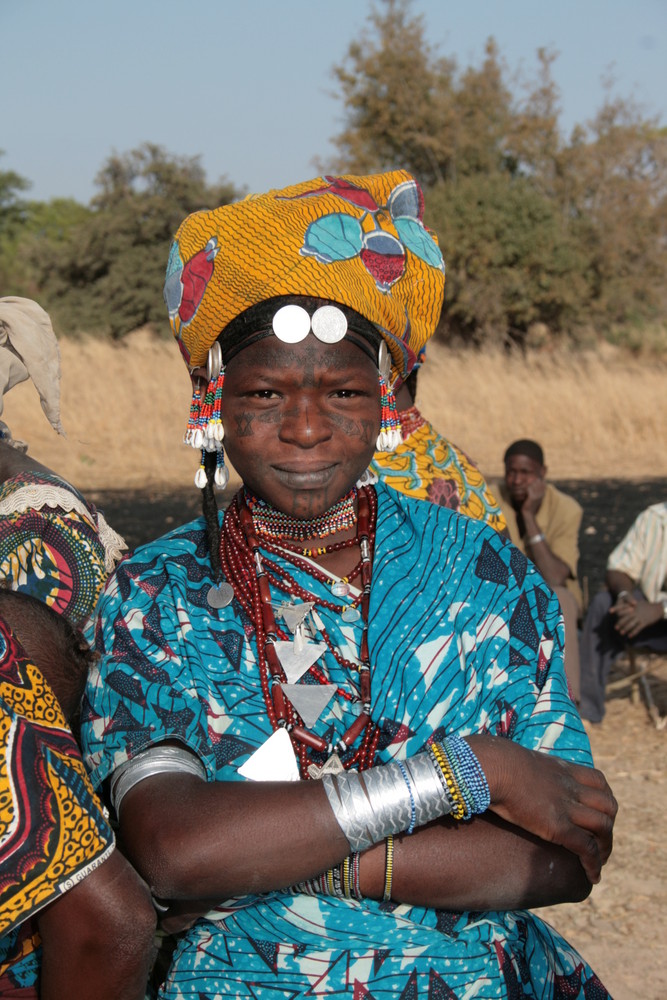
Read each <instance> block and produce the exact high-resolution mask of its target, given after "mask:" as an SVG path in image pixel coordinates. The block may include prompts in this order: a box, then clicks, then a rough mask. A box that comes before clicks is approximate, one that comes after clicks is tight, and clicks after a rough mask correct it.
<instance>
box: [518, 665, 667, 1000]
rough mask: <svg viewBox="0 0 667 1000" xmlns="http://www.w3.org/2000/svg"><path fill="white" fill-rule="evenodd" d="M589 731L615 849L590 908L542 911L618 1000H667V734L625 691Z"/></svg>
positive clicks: (660, 693) (661, 702)
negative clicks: (613, 810) (611, 811)
mask: <svg viewBox="0 0 667 1000" xmlns="http://www.w3.org/2000/svg"><path fill="white" fill-rule="evenodd" d="M659 662H660V663H661V666H660V667H659V669H656V671H655V674H654V675H652V684H651V689H652V691H653V694H654V698H655V702H656V706H657V707H659V708H660V709H661V710H662V713H663V714H664V713H665V712H667V660H666V659H662V660H661V661H659ZM614 676H615V677H618V678H620V676H621V674H620V672H619V671H618V670H617V671H616V672H615V675H614ZM588 732H589V735H590V740H591V745H592V748H593V756H594V760H595V764H596V766H597V767H599V768H600V769H601V770H602V771H604V772H605V774H606V775H607V780H608V781H609V783H610V785H611V787H612V789H613V791H614V794H615V795H616V798H617V800H618V804H619V809H618V817H617V820H616V827H615V832H614V851H613V853H612V856H611V858H610V860H609V862H608V864H607V865H606V867H605V868H604V869H603V875H602V881H601V882H600V883H599V884H598V885H597V886H595V887H594V889H593V892H592V893H591V895H590V896H589V898H588V899H587V900H585V902H583V903H577V904H565V905H561V906H552V907H547V908H545V909H544V910H540V911H538V912H539V913H540V915H541V916H542V917H544V919H545V920H547V921H548V922H549V923H550V924H551V925H552V926H553V927H555V928H556V929H557V930H558V931H559V932H560V933H561V934H563V936H564V937H565V938H567V940H568V941H570V942H571V943H572V944H573V945H574V946H575V947H576V948H577V950H578V951H580V952H581V954H582V955H583V956H584V957H585V958H586V960H587V961H588V962H589V963H590V964H591V965H592V967H593V969H595V971H596V972H597V974H598V976H599V977H600V979H601V980H602V982H603V983H604V985H605V986H606V987H607V989H608V990H609V992H610V994H611V995H612V997H613V998H614V1000H665V997H667V918H666V914H667V852H666V851H665V831H666V830H667V770H666V768H665V761H666V754H665V748H666V747H667V729H665V728H663V729H661V730H658V729H656V727H655V725H654V723H653V722H652V721H651V719H650V718H649V715H648V712H647V709H646V706H645V704H644V703H643V702H641V703H633V702H632V699H631V697H630V694H629V687H626V688H623V689H619V690H617V691H613V692H611V693H610V696H609V698H608V702H607V713H606V715H605V718H604V721H603V722H602V723H601V724H600V725H599V726H589V727H588Z"/></svg>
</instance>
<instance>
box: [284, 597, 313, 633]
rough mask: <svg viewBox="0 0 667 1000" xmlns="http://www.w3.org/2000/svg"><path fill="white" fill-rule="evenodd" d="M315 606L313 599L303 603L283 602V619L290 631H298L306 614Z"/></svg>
mask: <svg viewBox="0 0 667 1000" xmlns="http://www.w3.org/2000/svg"><path fill="white" fill-rule="evenodd" d="M312 608H313V602H312V601H304V602H303V603H302V604H283V606H282V608H281V609H280V610H281V613H282V616H283V621H284V622H285V624H286V625H287V627H288V629H289V630H290V632H296V630H297V628H298V627H299V625H300V624H301V623H302V621H303V620H304V618H305V617H306V615H307V614H308V612H309V611H311V610H312Z"/></svg>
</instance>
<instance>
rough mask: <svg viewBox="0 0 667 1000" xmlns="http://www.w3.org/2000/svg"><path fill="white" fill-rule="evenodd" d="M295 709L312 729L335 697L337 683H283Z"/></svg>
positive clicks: (284, 689)
mask: <svg viewBox="0 0 667 1000" xmlns="http://www.w3.org/2000/svg"><path fill="white" fill-rule="evenodd" d="M280 686H281V688H282V689H283V691H284V692H285V694H286V695H287V697H288V698H289V700H290V701H291V702H292V704H293V705H294V707H295V709H296V710H297V712H298V713H299V715H300V716H301V718H302V719H303V721H304V723H305V724H306V725H307V726H308V728H309V729H310V728H311V727H312V726H314V725H315V723H316V722H317V720H318V719H319V717H320V715H321V714H322V712H323V711H324V709H325V707H326V705H327V704H328V703H329V702H330V701H331V699H332V698H333V695H334V692H335V690H336V685H335V684H281V685H280Z"/></svg>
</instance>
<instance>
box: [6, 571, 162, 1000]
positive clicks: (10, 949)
mask: <svg viewBox="0 0 667 1000" xmlns="http://www.w3.org/2000/svg"><path fill="white" fill-rule="evenodd" d="M90 662H91V653H90V650H89V649H88V647H87V646H86V644H85V642H84V640H83V637H82V636H81V634H80V633H77V632H75V631H74V629H73V628H72V627H71V626H70V625H69V623H68V622H67V620H66V618H64V617H62V616H59V615H58V614H56V612H55V611H53V610H51V609H50V608H48V607H47V606H46V605H44V604H42V603H41V602H40V601H38V600H37V599H35V598H32V597H29V596H27V595H25V594H17V593H14V592H13V591H11V590H7V589H0V732H1V733H2V742H1V751H0V761H1V762H2V766H1V767H0V997H13V998H17V1000H18V998H19V997H20V998H24V1000H29V998H36V997H38V996H39V997H40V998H41V1000H62V998H64V997H76V998H77V1000H88V998H89V1000H105V998H108V1000H141V998H143V997H144V994H145V984H146V977H147V975H148V969H149V965H150V960H151V954H152V946H153V931H154V927H155V913H154V909H153V907H152V905H151V899H150V893H149V892H148V889H147V887H146V885H145V884H144V883H143V882H142V881H141V879H140V878H139V877H138V876H137V874H136V872H134V871H133V869H132V868H131V867H130V865H129V864H128V862H127V861H126V860H125V858H123V856H122V855H121V854H120V852H119V851H118V850H116V848H115V846H114V836H113V833H112V831H111V828H110V827H109V823H108V822H107V819H106V818H105V815H104V812H103V810H102V806H101V804H100V802H99V801H98V799H97V798H96V797H95V796H94V794H93V791H92V788H91V787H90V783H89V781H88V777H87V775H86V771H85V768H84V765H83V761H82V759H81V754H80V751H79V748H78V746H77V744H76V741H75V739H74V737H73V735H72V732H71V731H70V729H69V727H68V722H69V720H70V717H71V715H72V713H74V711H75V709H76V708H78V704H79V700H80V698H81V694H82V690H83V685H84V681H85V676H86V672H87V670H88V667H89V665H90ZM65 716H67V719H66V717H65Z"/></svg>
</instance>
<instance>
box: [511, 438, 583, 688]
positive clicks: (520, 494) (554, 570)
mask: <svg viewBox="0 0 667 1000" xmlns="http://www.w3.org/2000/svg"><path fill="white" fill-rule="evenodd" d="M504 462H505V479H504V481H503V482H502V483H499V484H498V485H497V486H495V487H494V489H495V490H496V492H497V494H498V496H499V499H500V505H501V507H502V510H503V514H504V515H505V520H506V521H507V527H508V529H509V534H510V538H511V539H512V541H513V542H514V544H515V545H516V546H517V548H519V549H521V551H522V552H523V553H524V555H526V556H527V557H528V558H529V559H530V560H531V561H532V562H534V563H535V565H536V567H537V569H538V570H539V571H540V573H541V574H542V576H543V578H544V579H545V581H546V582H547V583H548V584H549V586H550V587H551V589H552V590H553V591H555V593H556V596H557V597H558V600H559V603H560V607H561V611H562V613H563V619H564V622H565V673H566V675H567V679H568V683H569V685H570V693H571V695H572V697H573V699H574V701H575V702H577V703H578V702H579V694H580V691H579V649H578V642H577V619H578V617H579V615H580V614H581V612H582V608H583V598H582V594H581V588H580V587H579V582H578V580H577V563H578V561H579V528H580V526H581V518H582V514H583V511H582V508H581V506H580V505H579V504H578V503H577V501H576V500H575V499H574V498H573V497H569V496H567V495H566V494H565V493H561V491H560V490H558V489H556V487H555V486H554V485H553V484H552V483H548V482H547V481H546V473H547V470H546V466H545V464H544V453H543V451H542V448H541V447H540V445H539V444H538V443H537V442H536V441H530V440H526V439H522V440H520V441H515V442H514V443H513V444H511V445H510V446H509V448H508V449H507V451H506V452H505V455H504Z"/></svg>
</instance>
